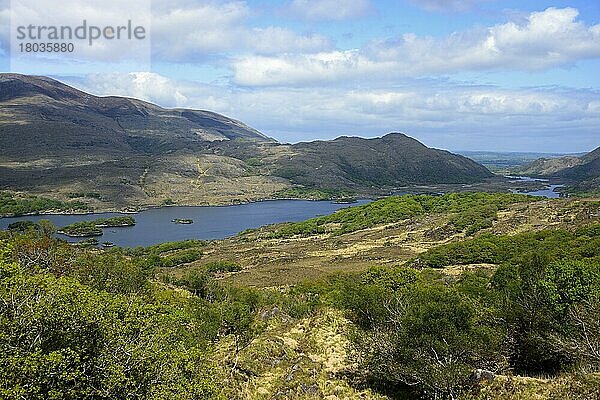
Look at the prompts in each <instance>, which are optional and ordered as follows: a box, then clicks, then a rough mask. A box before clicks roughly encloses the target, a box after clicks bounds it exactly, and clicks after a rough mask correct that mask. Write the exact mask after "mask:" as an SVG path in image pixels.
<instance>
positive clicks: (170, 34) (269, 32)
mask: <svg viewBox="0 0 600 400" xmlns="http://www.w3.org/2000/svg"><path fill="white" fill-rule="evenodd" d="M154 12H155V14H154V18H153V25H152V32H153V41H154V42H153V47H154V51H155V54H154V56H155V57H156V58H158V59H162V60H164V59H173V60H188V59H190V60H194V59H199V58H203V57H208V56H211V55H214V54H224V53H228V52H236V51H241V52H251V53H258V54H277V53H281V52H315V51H321V50H324V49H330V48H331V46H332V44H331V41H330V40H329V39H328V38H326V37H324V36H322V35H317V34H303V35H299V34H297V33H295V32H293V31H291V30H289V29H286V28H281V27H274V26H270V27H251V26H248V21H247V19H248V18H249V17H250V16H251V14H252V11H251V10H250V9H249V7H248V6H247V4H246V3H245V2H230V3H223V4H217V3H206V4H198V5H194V4H190V5H186V6H185V7H172V8H168V9H163V8H161V9H155V10H154Z"/></svg>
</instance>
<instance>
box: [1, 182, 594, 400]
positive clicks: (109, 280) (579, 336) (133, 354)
mask: <svg viewBox="0 0 600 400" xmlns="http://www.w3.org/2000/svg"><path fill="white" fill-rule="evenodd" d="M511 196H513V195H483V194H473V195H462V196H458V197H457V196H453V195H447V196H440V197H431V196H408V197H406V198H391V199H386V201H381V202H379V204H377V203H378V202H375V203H372V204H374V205H375V206H372V207H365V206H362V207H355V208H354V209H348V210H344V211H347V212H345V213H341V215H340V214H339V213H336V214H338V215H337V216H335V217H333V215H336V214H333V215H332V216H330V217H328V218H332V219H336V220H337V221H338V222H336V224H337V225H335V227H334V228H331V229H332V230H331V232H337V231H336V230H337V229H343V227H344V224H347V225H346V229H349V230H358V229H362V228H364V227H371V226H375V225H377V224H385V223H387V222H389V221H390V218H391V217H390V215H393V216H394V218H398V216H401V217H402V218H408V217H405V215H408V214H410V213H413V212H416V213H417V214H416V215H419V214H418V213H430V212H441V211H440V210H446V212H447V213H448V216H449V217H448V218H449V221H451V224H453V225H452V226H455V229H456V230H459V229H462V230H463V232H464V233H466V232H467V231H468V227H469V226H470V225H472V224H473V223H478V221H479V219H481V218H484V219H485V218H493V217H494V215H495V214H493V215H492V212H489V213H488V212H486V213H484V214H482V213H480V210H477V208H478V207H483V208H489V209H490V210H498V209H500V208H501V207H504V204H510V202H514V201H524V202H529V201H531V199H530V198H528V197H524V196H517V197H511ZM421 209H424V210H425V211H421ZM402 210H409V211H407V212H404V211H402ZM471 212H472V213H473V214H472V215H475V216H476V218H474V219H471V218H470V217H467V216H468V215H469V214H470V213H471ZM482 215H484V216H483V217H481V216H482ZM488 216H490V217H488ZM326 218H327V217H326ZM465 220H466V221H467V223H463V222H460V221H465ZM453 221H454V222H453ZM455 221H459V222H455ZM454 224H456V225H454ZM22 228H23V229H22V230H21V232H19V231H17V230H13V231H11V232H8V231H6V232H1V233H0V248H1V251H0V316H1V317H0V397H1V398H28V399H46V398H107V399H108V398H123V397H128V398H140V399H144V398H153V399H154V398H158V399H161V398H164V399H167V398H179V399H195V398H203V399H204V398H207V399H208V398H228V399H245V398H325V397H327V396H329V397H328V398H331V399H333V398H372V399H375V398H461V399H500V398H524V399H525V398H530V397H531V396H532V395H533V394H536V395H538V394H540V393H544V396H545V397H542V398H559V397H566V396H567V395H568V396H569V397H568V398H576V399H593V398H598V397H600V392H599V389H598V388H599V387H600V374H599V373H598V372H599V371H600V356H599V354H600V320H599V319H598V315H600V224H595V225H589V224H588V225H587V226H584V227H578V228H576V229H575V228H574V229H572V230H565V229H547V230H543V231H540V232H526V233H520V234H516V235H507V234H497V235H491V234H489V233H486V232H485V231H484V232H483V233H482V232H479V233H474V235H473V237H467V238H466V239H461V240H459V241H456V242H452V243H449V244H444V245H442V246H437V247H434V248H432V249H430V250H428V251H426V252H424V253H422V254H420V255H419V256H418V257H416V258H414V259H412V260H410V261H409V262H408V263H406V264H405V265H403V266H396V267H391V268H388V267H376V266H374V267H371V268H368V269H366V270H365V271H363V272H357V273H341V274H339V273H338V274H335V275H331V276H327V277H322V278H321V279H316V280H312V281H307V282H305V283H302V284H296V285H294V286H290V287H286V288H278V289H254V288H250V287H236V286H233V285H229V284H226V283H225V282H226V281H224V280H223V278H224V277H227V276H228V275H230V274H238V273H243V272H244V271H243V270H241V267H240V265H238V264H237V263H236V262H234V261H233V259H230V258H228V255H227V254H224V253H223V254H221V257H222V258H221V259H220V260H218V261H211V262H202V261H203V259H204V257H205V251H206V249H207V246H208V245H209V243H207V242H205V241H199V240H187V241H181V242H172V243H164V244H159V245H155V246H151V247H147V248H135V249H120V248H113V249H110V250H97V249H85V248H80V247H73V246H70V245H68V244H66V243H65V242H62V241H59V240H56V239H53V238H52V233H53V232H52V228H51V227H50V226H49V225H48V224H46V223H42V224H38V225H35V224H34V225H28V226H26V227H25V226H24V227H22ZM281 229H286V226H284V227H282V228H281ZM328 229H329V227H328ZM273 231H275V232H277V228H275V229H274V230H273ZM302 234H308V233H306V232H305V233H302ZM339 234H340V235H341V233H339ZM213 259H214V258H213ZM480 264H481V265H494V267H493V268H480V269H477V268H474V269H473V272H463V273H461V274H455V273H448V271H450V270H451V269H452V268H453V267H454V266H456V265H480ZM183 267H185V268H183Z"/></svg>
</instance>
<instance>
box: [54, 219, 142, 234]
mask: <svg viewBox="0 0 600 400" xmlns="http://www.w3.org/2000/svg"><path fill="white" fill-rule="evenodd" d="M133 225H135V218H133V217H110V218H98V219H96V220H93V221H80V222H75V223H72V224H70V225H67V226H65V227H62V228H61V229H60V230H59V231H58V233H62V234H63V235H67V236H70V237H91V236H102V234H103V231H102V228H121V227H125V226H133Z"/></svg>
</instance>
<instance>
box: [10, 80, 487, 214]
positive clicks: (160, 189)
mask: <svg viewBox="0 0 600 400" xmlns="http://www.w3.org/2000/svg"><path fill="white" fill-rule="evenodd" d="M0 149H2V151H1V152H0V189H1V190H14V191H26V192H32V193H34V194H43V195H49V194H51V195H52V196H54V197H58V198H67V197H73V196H75V197H80V196H79V195H80V194H81V195H83V196H84V197H86V196H87V197H89V198H90V201H92V202H95V203H98V204H94V205H95V206H96V207H98V208H110V207H111V206H118V207H121V206H130V205H134V206H137V205H160V204H166V203H169V204H170V203H173V204H194V205H200V204H227V203H234V202H239V201H251V200H258V199H264V198H272V197H273V196H275V194H276V193H278V192H281V191H282V190H285V189H289V188H292V187H301V188H304V189H308V190H311V189H327V190H340V189H344V190H350V191H353V192H356V193H360V194H369V193H377V194H381V193H389V191H391V190H393V189H394V188H398V187H406V186H411V185H436V184H472V183H475V182H483V181H486V180H488V179H490V178H491V177H492V174H491V173H490V172H489V171H488V170H487V169H486V168H485V167H483V166H481V165H479V164H477V163H475V162H474V161H472V160H470V159H468V158H466V157H463V156H458V155H455V154H452V153H449V152H446V151H442V150H436V149H431V148H428V147H426V146H425V145H423V144H421V143H419V142H418V141H417V140H415V139H412V138H410V137H408V136H406V135H404V134H389V135H386V136H384V137H382V138H376V139H362V138H357V137H341V138H338V139H335V140H333V141H314V142H309V143H298V144H280V143H277V142H276V141H274V140H272V139H270V138H268V137H267V136H265V135H263V134H262V133H260V132H258V131H257V130H255V129H252V128H250V127H248V126H246V125H245V124H243V123H241V122H239V121H236V120H233V119H230V118H227V117H225V116H222V115H219V114H216V113H213V112H209V111H199V110H185V109H164V108H161V107H159V106H156V105H153V104H150V103H146V102H143V101H140V100H136V99H130V98H122V97H98V96H93V95H90V94H87V93H84V92H82V91H79V90H77V89H75V88H72V87H70V86H67V85H65V84H63V83H60V82H58V81H56V80H53V79H50V78H46V77H35V76H25V75H17V74H0Z"/></svg>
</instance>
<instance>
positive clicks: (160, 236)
mask: <svg viewBox="0 0 600 400" xmlns="http://www.w3.org/2000/svg"><path fill="white" fill-rule="evenodd" d="M366 203H368V200H360V201H358V202H357V203H353V204H337V203H334V202H331V201H306V200H272V201H262V202H257V203H249V204H241V205H235V206H223V207H162V208H152V209H149V210H146V211H142V212H139V213H137V214H134V215H133V217H134V218H135V220H136V225H135V226H130V227H123V228H106V229H104V234H103V235H102V236H99V237H97V239H98V241H99V242H100V243H102V242H112V243H114V244H115V245H117V246H121V247H136V246H150V245H153V244H157V243H163V242H171V241H178V240H185V239H203V240H208V239H223V238H226V237H229V236H234V235H236V234H238V233H239V232H242V231H244V230H246V229H250V228H258V227H260V226H263V225H268V224H274V223H280V222H297V221H303V220H305V219H309V218H313V217H316V216H319V215H327V214H331V213H333V212H335V211H337V210H339V209H341V208H346V207H349V206H354V205H360V204H366ZM117 215H123V214H117V213H98V214H85V215H36V216H23V217H13V218H0V229H6V228H7V227H8V225H9V224H10V223H13V222H16V221H24V220H30V221H39V220H40V219H47V220H50V221H51V222H52V223H53V224H54V225H56V226H57V227H62V226H65V225H69V224H72V223H73V222H77V221H90V220H94V219H97V218H103V217H112V216H117ZM177 218H180V219H192V220H193V221H194V223H193V224H189V225H183V224H175V223H173V222H171V221H172V220H173V219H177ZM57 236H59V237H61V238H63V239H66V240H68V241H71V242H75V241H79V240H81V239H80V238H69V237H67V236H64V235H57Z"/></svg>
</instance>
